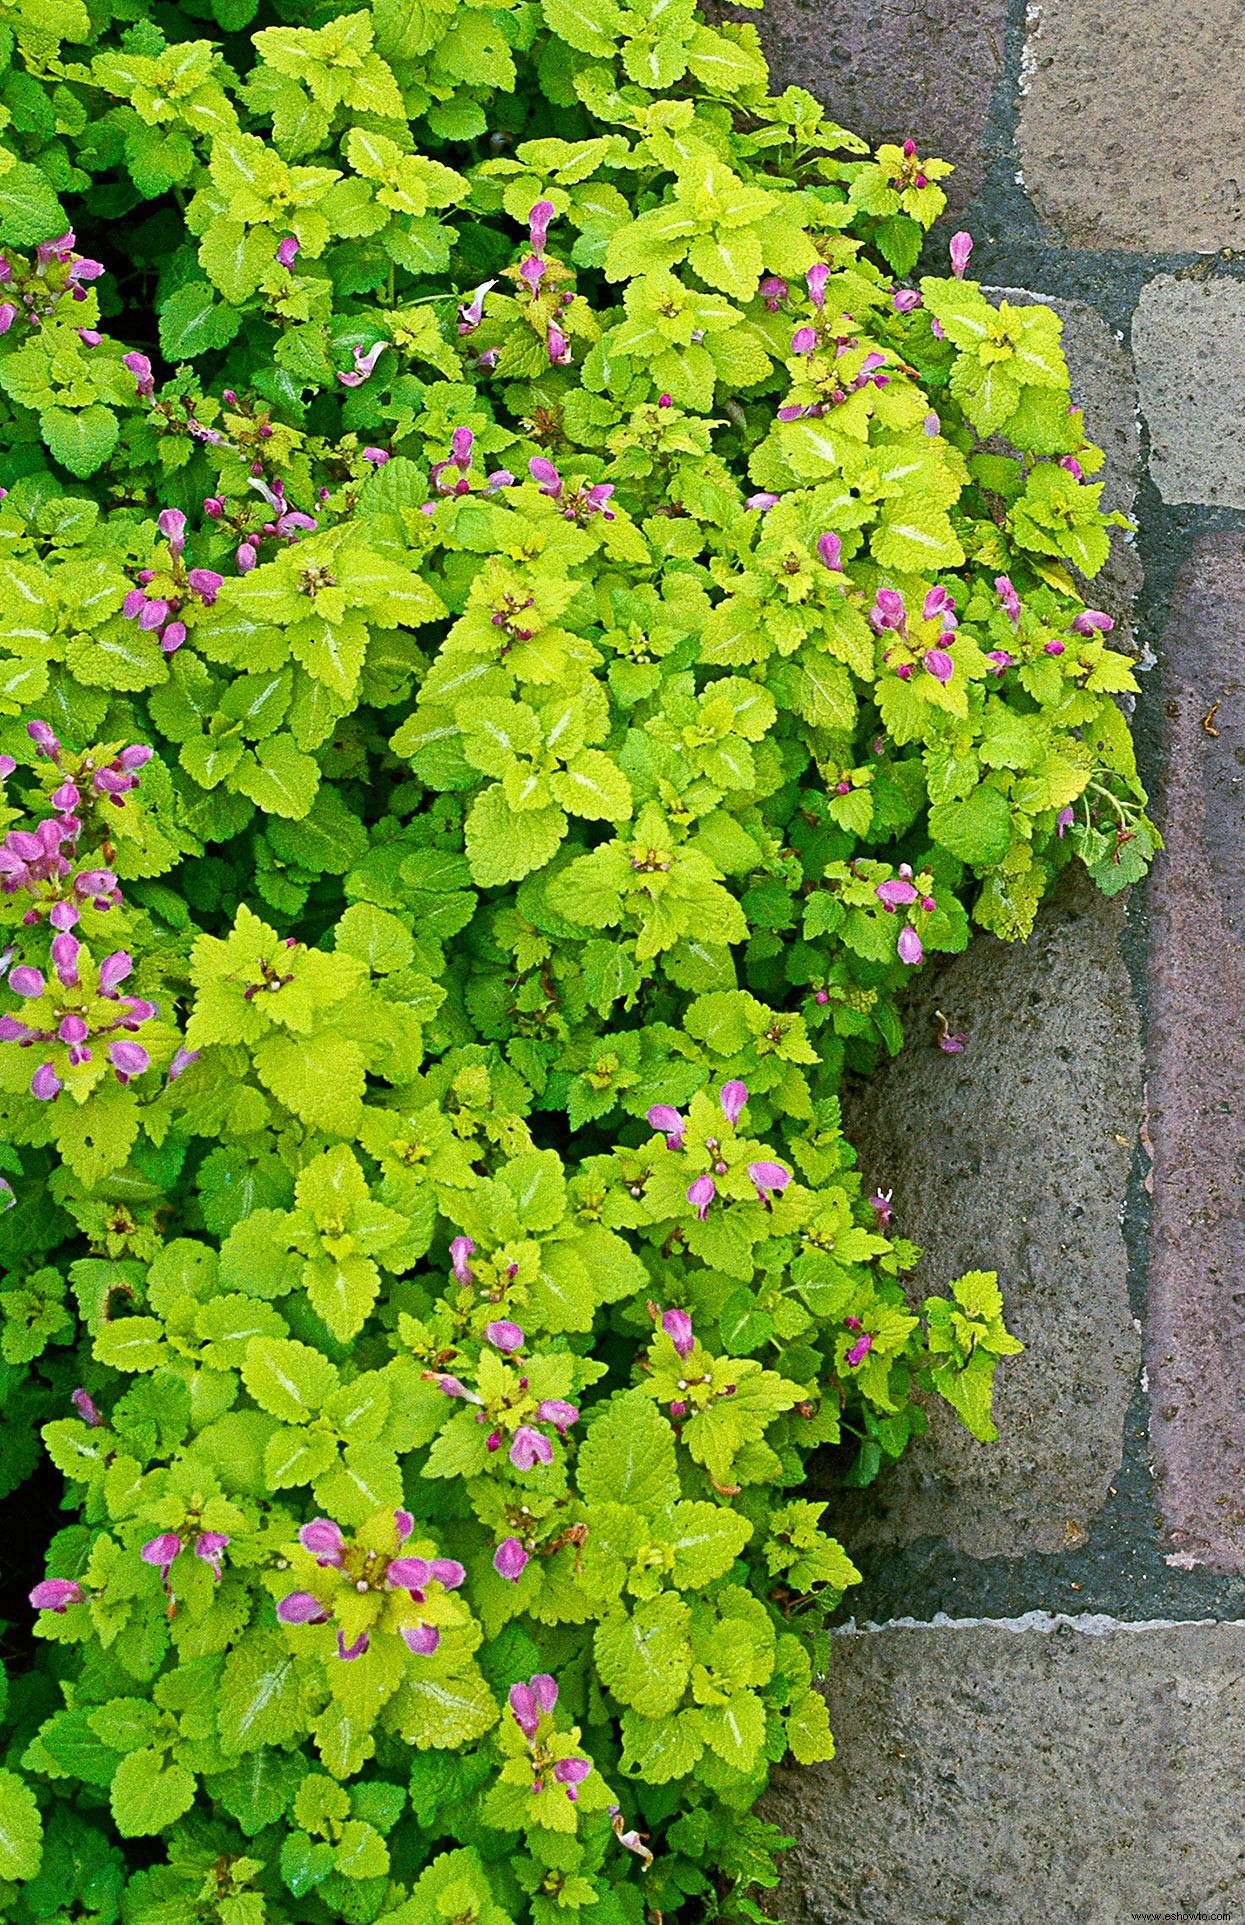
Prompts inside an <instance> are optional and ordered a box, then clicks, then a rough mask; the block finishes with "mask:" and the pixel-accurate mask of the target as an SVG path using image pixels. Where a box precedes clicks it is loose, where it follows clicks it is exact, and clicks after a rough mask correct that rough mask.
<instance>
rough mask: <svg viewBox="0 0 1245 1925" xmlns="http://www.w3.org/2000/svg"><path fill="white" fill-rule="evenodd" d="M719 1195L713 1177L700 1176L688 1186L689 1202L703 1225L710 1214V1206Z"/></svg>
mask: <svg viewBox="0 0 1245 1925" xmlns="http://www.w3.org/2000/svg"><path fill="white" fill-rule="evenodd" d="M716 1195H717V1187H716V1185H715V1184H714V1181H713V1178H712V1177H711V1176H698V1177H697V1178H696V1180H695V1182H694V1183H692V1184H690V1185H689V1186H688V1192H687V1200H688V1202H689V1203H690V1204H691V1206H692V1208H693V1209H694V1210H695V1212H696V1215H697V1216H698V1217H699V1218H700V1220H701V1222H702V1223H703V1222H704V1220H705V1218H706V1216H707V1215H708V1214H709V1205H710V1204H711V1203H712V1202H713V1199H714V1197H715V1196H716Z"/></svg>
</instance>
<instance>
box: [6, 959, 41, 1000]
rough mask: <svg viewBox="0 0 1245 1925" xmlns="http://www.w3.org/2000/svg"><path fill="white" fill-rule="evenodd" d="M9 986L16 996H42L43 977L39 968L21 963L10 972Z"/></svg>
mask: <svg viewBox="0 0 1245 1925" xmlns="http://www.w3.org/2000/svg"><path fill="white" fill-rule="evenodd" d="M9 988H10V989H11V990H12V991H13V993H14V995H16V996H27V997H30V996H42V994H43V977H42V976H41V975H40V973H39V971H38V970H37V969H32V968H30V966H29V965H28V964H27V963H21V964H19V966H18V967H17V968H16V969H13V970H10V972H9Z"/></svg>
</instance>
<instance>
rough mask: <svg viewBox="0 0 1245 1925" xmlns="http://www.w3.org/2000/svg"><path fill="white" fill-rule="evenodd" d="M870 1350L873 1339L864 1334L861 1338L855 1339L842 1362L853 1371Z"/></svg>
mask: <svg viewBox="0 0 1245 1925" xmlns="http://www.w3.org/2000/svg"><path fill="white" fill-rule="evenodd" d="M872 1349H873V1338H872V1337H870V1336H869V1335H868V1334H867V1333H866V1334H865V1335H864V1336H863V1337H857V1339H856V1341H855V1343H854V1344H853V1345H852V1347H851V1349H850V1350H849V1351H848V1353H847V1356H846V1358H845V1359H844V1361H845V1362H846V1363H848V1364H850V1366H851V1368H852V1369H853V1370H855V1368H856V1366H857V1364H862V1363H863V1362H864V1360H865V1358H866V1357H867V1356H868V1355H869V1352H870V1351H871V1350H872Z"/></svg>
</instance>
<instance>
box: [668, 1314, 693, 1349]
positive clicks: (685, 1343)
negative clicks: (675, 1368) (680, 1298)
mask: <svg viewBox="0 0 1245 1925" xmlns="http://www.w3.org/2000/svg"><path fill="white" fill-rule="evenodd" d="M661 1327H662V1329H663V1330H664V1331H665V1333H666V1335H667V1336H668V1337H669V1339H670V1341H671V1343H672V1344H673V1345H674V1347H675V1349H676V1350H677V1352H678V1354H679V1356H680V1357H689V1356H690V1355H691V1353H692V1351H693V1350H694V1349H695V1347H696V1336H695V1332H694V1331H693V1329H692V1320H691V1318H690V1317H689V1316H688V1314H687V1311H686V1310H663V1311H662V1313H661Z"/></svg>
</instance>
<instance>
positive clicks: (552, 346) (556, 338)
mask: <svg viewBox="0 0 1245 1925" xmlns="http://www.w3.org/2000/svg"><path fill="white" fill-rule="evenodd" d="M545 348H546V351H547V353H548V355H549V361H550V365H551V366H553V367H555V368H565V367H568V366H569V365H570V360H571V344H570V342H569V341H568V340H567V338H566V336H565V335H564V334H563V332H562V330H561V328H560V327H557V326H556V325H555V324H554V323H552V322H551V323H550V325H549V333H548V336H547V338H546V341H545Z"/></svg>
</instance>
